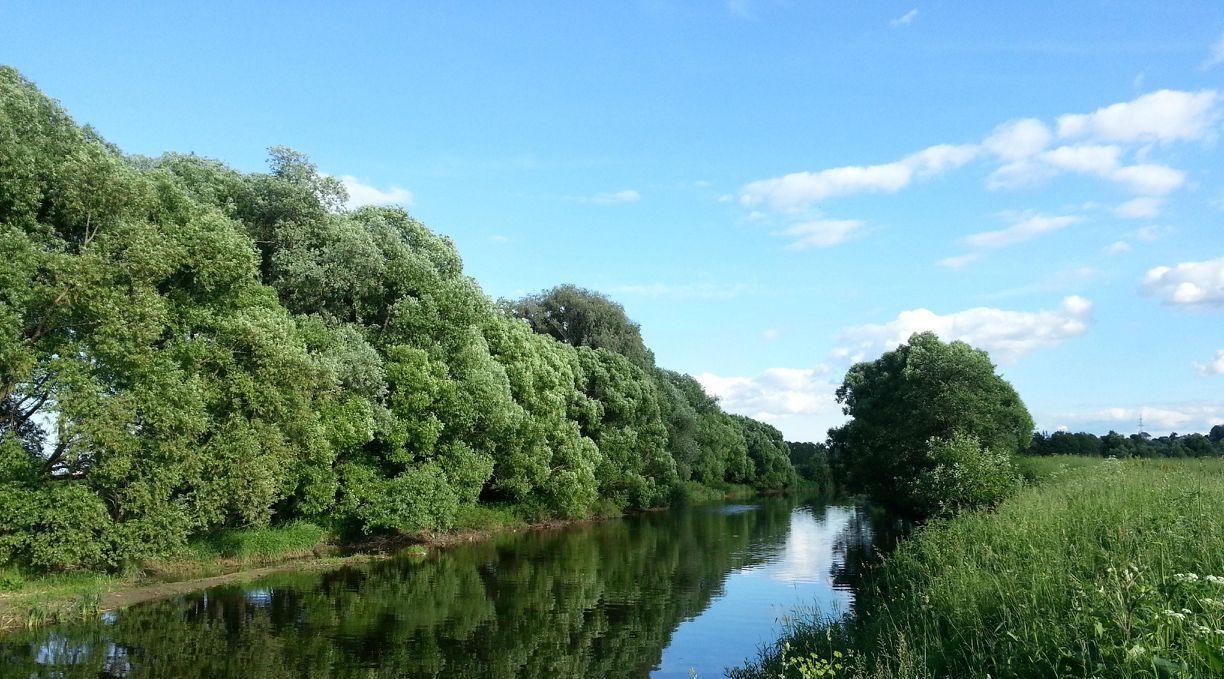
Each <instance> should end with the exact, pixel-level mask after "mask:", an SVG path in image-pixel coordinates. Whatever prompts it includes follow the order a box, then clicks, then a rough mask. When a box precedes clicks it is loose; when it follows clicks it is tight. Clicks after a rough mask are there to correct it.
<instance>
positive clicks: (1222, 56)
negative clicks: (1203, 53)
mask: <svg viewBox="0 0 1224 679" xmlns="http://www.w3.org/2000/svg"><path fill="white" fill-rule="evenodd" d="M1220 64H1224V33H1221V34H1220V39H1219V40H1216V41H1215V42H1214V43H1212V45H1211V50H1210V51H1209V52H1208V53H1207V59H1206V60H1205V61H1203V68H1204V69H1208V68H1211V67H1213V66H1219V65H1220Z"/></svg>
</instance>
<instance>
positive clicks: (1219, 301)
mask: <svg viewBox="0 0 1224 679" xmlns="http://www.w3.org/2000/svg"><path fill="white" fill-rule="evenodd" d="M1141 289H1142V290H1143V292H1145V293H1147V294H1149V295H1157V296H1159V297H1163V298H1164V302H1165V304H1168V305H1170V306H1176V307H1182V308H1187V309H1214V310H1221V309H1224V257H1219V258H1216V259H1209V260H1206V261H1202V262H1181V263H1180V264H1175V265H1174V266H1158V267H1156V268H1154V269H1150V270H1148V272H1147V275H1145V276H1144V277H1143V284H1142V286H1141Z"/></svg>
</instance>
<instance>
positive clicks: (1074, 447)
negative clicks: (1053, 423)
mask: <svg viewBox="0 0 1224 679" xmlns="http://www.w3.org/2000/svg"><path fill="white" fill-rule="evenodd" d="M1027 452H1028V454H1029V455H1088V456H1091V457H1213V456H1224V424H1217V425H1215V426H1214V427H1212V428H1211V431H1210V432H1209V433H1207V434H1177V433H1172V434H1169V435H1168V436H1160V437H1157V438H1153V437H1152V436H1150V435H1149V434H1146V433H1142V434H1131V435H1130V436H1123V435H1122V434H1119V433H1118V432H1116V431H1111V432H1109V433H1108V434H1106V435H1104V436H1097V435H1096V434H1089V433H1087V432H1082V431H1080V432H1075V433H1071V432H1066V431H1056V432H1054V433H1053V434H1050V433H1047V432H1037V433H1036V434H1033V442H1032V444H1031V445H1030V446H1029V448H1028V451H1027Z"/></svg>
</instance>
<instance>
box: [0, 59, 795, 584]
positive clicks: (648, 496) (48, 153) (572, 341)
mask: <svg viewBox="0 0 1224 679" xmlns="http://www.w3.org/2000/svg"><path fill="white" fill-rule="evenodd" d="M346 198H347V196H346V195H345V190H344V188H343V186H342V185H341V184H340V183H339V182H338V181H337V180H336V179H335V178H332V177H328V176H326V175H324V174H321V173H320V172H318V170H317V169H316V168H315V166H314V165H313V164H311V163H310V161H309V160H308V159H307V158H306V157H305V156H303V155H302V154H300V153H298V152H296V151H293V150H291V149H286V148H280V147H277V148H273V149H270V151H269V171H268V172H266V173H252V174H245V173H241V172H238V171H235V170H233V169H230V168H228V167H226V166H225V165H223V164H221V163H218V162H216V161H211V160H206V159H202V158H199V157H196V156H191V155H178V154H168V155H165V156H162V157H160V158H152V159H149V158H129V157H125V156H123V155H122V154H121V153H120V152H119V151H118V150H117V149H115V148H114V147H112V146H110V145H108V144H107V143H105V142H104V141H103V140H101V139H100V138H99V137H98V136H97V135H96V134H95V133H93V132H92V131H91V130H88V129H82V128H80V127H78V126H76V125H75V124H74V123H73V122H72V120H71V119H70V118H69V117H68V116H67V115H66V114H65V113H64V112H63V111H62V110H61V109H60V108H59V107H58V106H57V105H56V104H55V103H54V102H52V101H51V100H49V99H47V98H46V97H45V96H43V95H42V94H41V93H40V92H38V90H37V89H36V88H35V87H34V86H33V85H32V84H31V83H29V82H27V81H25V80H24V79H23V78H21V76H20V75H18V74H17V73H16V72H15V71H13V70H12V69H8V68H0V566H2V565H5V564H16V565H18V566H20V567H21V568H27V569H32V570H35V571H57V570H59V571H66V570H79V569H110V570H116V571H117V570H122V569H124V568H126V567H128V566H130V565H133V564H136V563H138V562H140V561H142V560H145V559H154V558H160V557H164V556H166V555H170V554H173V553H175V552H176V551H178V550H181V549H182V547H183V546H184V545H185V544H187V542H188V541H189V539H191V538H192V537H193V536H200V535H230V534H236V533H230V532H227V531H233V530H238V529H241V530H245V531H255V532H253V533H250V534H251V535H260V533H259V532H258V531H259V530H261V529H264V528H267V527H269V526H284V525H285V524H287V523H289V522H292V521H294V520H309V521H312V522H315V523H319V524H323V525H327V526H329V527H330V528H334V529H336V530H338V531H340V532H345V533H357V534H370V533H375V532H384V531H437V530H447V529H450V528H452V527H453V526H455V525H456V523H457V522H460V521H461V519H462V518H463V517H470V516H472V511H471V508H473V507H476V506H477V505H478V503H481V502H492V503H514V504H516V505H518V506H520V507H521V508H522V509H523V511H524V513H525V514H526V515H529V516H531V517H535V518H550V517H574V518H577V517H584V516H589V515H590V514H591V513H592V512H595V511H599V512H618V511H620V510H621V509H624V508H647V507H656V506H660V505H663V504H665V503H667V502H668V501H670V499H671V498H672V497H674V496H675V495H676V493H677V488H679V487H680V483H681V481H685V480H690V479H691V480H697V481H700V482H702V483H708V484H713V485H719V484H725V483H729V482H734V483H747V484H753V485H755V486H757V487H760V488H774V487H778V486H780V485H785V484H786V483H788V482H789V481H788V479H789V478H790V476H789V468H788V467H786V468H784V467H783V466H782V465H780V464H779V463H778V461H779V459H782V460H784V459H785V456H782V457H781V458H779V456H778V454H777V451H778V450H779V448H778V441H780V439H778V437H776V436H774V435H773V433H771V432H770V431H769V430H768V429H761V428H759V427H756V426H755V424H752V423H750V422H749V421H748V420H739V419H733V418H731V417H730V416H729V415H727V414H726V413H723V412H722V410H721V409H720V408H718V406H717V404H716V403H715V402H714V401H713V400H712V399H710V398H709V397H708V396H707V395H706V394H705V393H704V392H703V391H702V390H701V388H700V385H698V384H697V383H696V382H695V381H694V380H692V378H690V377H688V376H683V375H678V374H675V373H668V372H666V371H662V370H660V369H657V368H655V366H654V357H653V354H651V352H650V350H649V349H647V348H646V347H645V345H644V344H643V343H642V339H641V333H640V331H639V329H638V326H637V325H636V324H634V323H633V322H632V321H630V320H629V319H628V318H627V317H626V316H625V313H624V310H623V309H622V308H621V307H620V305H618V304H616V303H615V302H612V301H611V300H609V299H608V298H606V297H604V296H602V295H599V294H598V293H593V292H590V291H586V290H581V289H579V288H575V287H573V286H561V287H558V288H555V289H553V290H551V291H548V292H546V293H541V294H540V295H536V296H533V297H529V298H527V299H525V300H523V301H521V302H519V303H516V304H513V305H509V306H508V307H499V306H498V305H495V304H494V303H493V302H492V301H491V300H490V299H489V298H488V297H487V296H486V295H485V294H484V293H483V292H482V291H481V290H480V288H479V287H478V286H477V285H476V283H475V282H474V281H473V280H472V279H471V278H469V277H468V276H466V275H464V272H463V266H462V261H461V260H460V257H459V254H458V252H457V251H456V250H455V247H454V244H453V243H452V242H451V241H450V240H449V239H448V238H446V237H444V236H441V235H438V234H436V233H433V232H431V231H430V230H429V229H427V228H426V227H425V226H424V225H423V224H421V223H420V222H419V221H417V220H415V219H414V218H412V217H411V216H410V215H409V214H408V213H407V212H406V211H404V210H403V209H400V208H394V207H366V208H361V209H357V210H348V209H345V207H344V205H345V202H346ZM507 311H511V312H513V313H507ZM532 328H534V329H536V330H537V331H539V332H538V333H533V332H532ZM541 333H542V334H541ZM558 340H560V341H558ZM219 531H220V532H219ZM244 534H245V533H244Z"/></svg>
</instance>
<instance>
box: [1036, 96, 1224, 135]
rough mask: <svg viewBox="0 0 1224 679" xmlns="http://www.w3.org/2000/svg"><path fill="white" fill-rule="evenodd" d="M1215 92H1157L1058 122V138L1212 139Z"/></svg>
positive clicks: (1217, 112) (1069, 116) (1215, 119)
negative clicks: (1209, 137) (1210, 137)
mask: <svg viewBox="0 0 1224 679" xmlns="http://www.w3.org/2000/svg"><path fill="white" fill-rule="evenodd" d="M1219 100H1220V97H1219V95H1218V94H1217V93H1216V91H1215V90H1201V91H1199V92H1183V91H1178V90H1158V91H1156V92H1150V93H1148V94H1145V95H1143V96H1140V97H1138V98H1136V99H1134V100H1132V101H1129V102H1122V103H1117V104H1113V105H1111V106H1106V107H1103V108H1099V109H1097V110H1096V111H1094V112H1092V113H1081V114H1069V115H1063V116H1059V118H1058V136H1059V137H1062V138H1090V139H1100V140H1105V141H1121V142H1147V141H1159V142H1170V141H1187V140H1195V139H1204V138H1207V137H1208V136H1210V135H1211V133H1212V127H1213V125H1214V124H1215V122H1216V121H1217V120H1218V119H1219V111H1218V110H1217V104H1218V103H1219Z"/></svg>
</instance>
